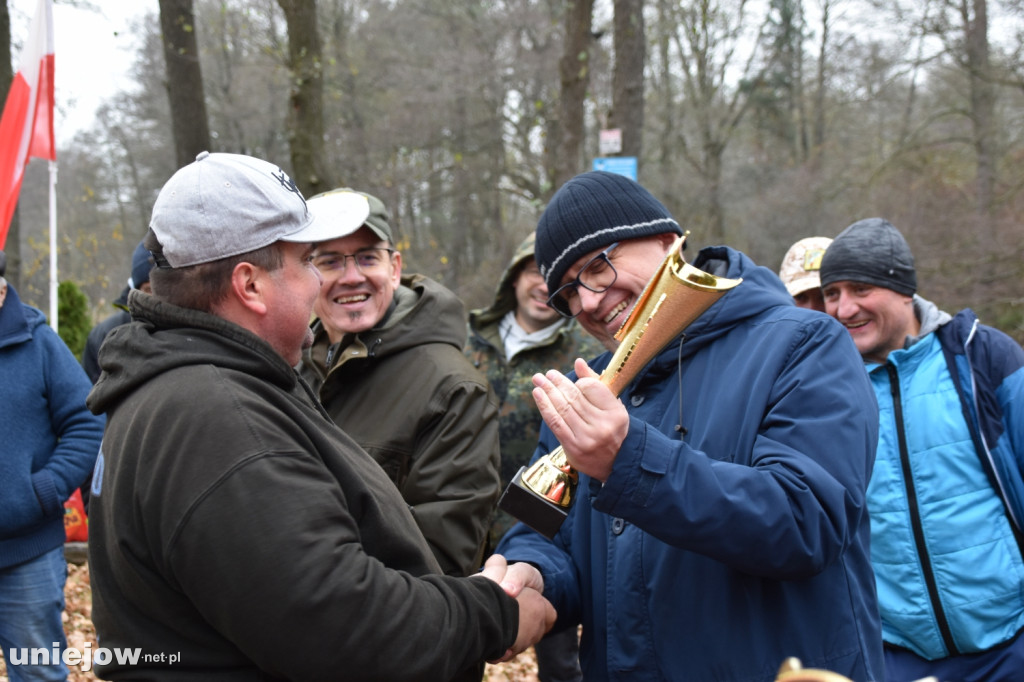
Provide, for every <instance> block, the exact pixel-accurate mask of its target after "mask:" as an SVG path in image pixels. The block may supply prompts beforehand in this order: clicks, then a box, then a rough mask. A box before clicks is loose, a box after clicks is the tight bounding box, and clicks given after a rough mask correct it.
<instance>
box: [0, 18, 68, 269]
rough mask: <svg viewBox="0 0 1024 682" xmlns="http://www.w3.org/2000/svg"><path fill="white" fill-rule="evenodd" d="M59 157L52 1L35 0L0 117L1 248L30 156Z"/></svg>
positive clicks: (52, 158)
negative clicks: (54, 112) (54, 127)
mask: <svg viewBox="0 0 1024 682" xmlns="http://www.w3.org/2000/svg"><path fill="white" fill-rule="evenodd" d="M33 156H34V157H36V158H39V159H49V160H50V161H56V160H57V150H56V147H55V145H54V137H53V3H52V0H38V2H37V3H36V14H35V16H34V17H33V18H32V28H31V29H30V30H29V35H28V38H27V39H26V41H25V46H24V48H22V51H21V63H20V64H19V66H18V72H17V73H16V74H14V80H13V81H12V82H11V90H10V92H9V93H8V94H7V103H6V104H5V105H4V113H3V118H0V221H2V222H0V249H2V248H3V247H4V243H5V242H6V241H7V230H8V229H9V228H10V225H11V216H12V215H13V214H14V207H15V206H17V204H18V194H19V192H20V191H21V178H22V176H23V175H24V172H25V164H27V163H28V160H29V158H30V157H33Z"/></svg>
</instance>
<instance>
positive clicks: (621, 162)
mask: <svg viewBox="0 0 1024 682" xmlns="http://www.w3.org/2000/svg"><path fill="white" fill-rule="evenodd" d="M594 170H597V171H608V172H609V173H618V174H619V175H625V176H626V177H627V178H629V179H630V180H633V181H636V157H635V156H605V157H600V156H599V157H598V158H596V159H594Z"/></svg>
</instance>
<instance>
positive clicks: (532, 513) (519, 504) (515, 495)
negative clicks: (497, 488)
mask: <svg viewBox="0 0 1024 682" xmlns="http://www.w3.org/2000/svg"><path fill="white" fill-rule="evenodd" d="M525 472H526V467H522V468H521V469H519V472H518V473H517V474H516V475H515V478H513V479H512V482H511V483H509V484H508V487H507V488H505V492H504V493H502V495H501V499H500V500H498V507H499V508H500V509H503V510H505V511H507V512H508V513H509V514H511V515H512V516H514V517H516V518H517V519H519V520H520V521H522V522H523V523H525V524H526V525H527V526H529V527H530V528H532V529H534V530H535V531H537V532H538V533H540V534H541V535H544V536H545V537H548V538H553V537H555V533H557V532H558V529H559V528H561V527H562V522H563V521H565V519H566V517H567V516H569V509H568V508H563V507H559V506H558V505H557V504H555V503H553V502H551V501H549V500H546V499H544V498H543V497H541V496H540V495H538V494H537V493H535V492H533V491H532V490H530V489H529V488H527V487H526V484H525V483H523V473H525Z"/></svg>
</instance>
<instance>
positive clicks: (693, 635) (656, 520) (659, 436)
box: [498, 172, 882, 682]
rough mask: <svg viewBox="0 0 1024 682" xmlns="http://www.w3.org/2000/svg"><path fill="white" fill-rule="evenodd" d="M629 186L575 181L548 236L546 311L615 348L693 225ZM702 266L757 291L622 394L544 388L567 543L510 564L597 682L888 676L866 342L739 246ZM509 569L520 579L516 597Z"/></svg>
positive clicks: (525, 553) (560, 539) (601, 360)
mask: <svg viewBox="0 0 1024 682" xmlns="http://www.w3.org/2000/svg"><path fill="white" fill-rule="evenodd" d="M681 232H682V231H681V229H680V227H679V225H678V223H677V222H676V221H675V220H674V219H673V218H672V216H671V215H670V214H669V212H668V210H667V209H666V208H665V207H664V206H663V205H662V204H661V203H660V202H659V201H658V200H657V199H655V198H654V197H653V196H651V194H650V193H648V192H647V191H646V190H645V189H644V188H643V187H641V186H640V185H638V184H637V183H635V182H633V181H632V180H630V179H628V178H625V177H623V176H619V175H614V174H611V173H603V172H588V173H584V174H582V175H579V176H577V177H576V178H574V179H572V180H570V181H569V182H568V183H566V184H565V185H564V186H563V187H562V188H561V189H560V190H559V191H558V192H557V193H556V194H555V196H554V197H553V198H552V200H551V203H550V204H549V205H548V206H547V208H546V209H545V211H544V213H543V215H542V216H541V218H540V222H539V224H538V226H537V247H536V257H537V261H538V263H539V264H540V266H541V272H542V273H543V275H544V277H545V279H546V282H547V286H548V289H549V291H551V292H553V293H552V296H551V300H550V303H551V305H552V306H553V307H554V308H556V309H557V310H559V311H560V312H562V313H563V314H564V315H567V316H574V317H577V318H578V319H579V321H580V324H581V325H582V326H583V327H584V328H585V329H586V330H587V331H588V332H590V333H591V334H593V335H594V336H596V337H598V338H610V337H611V335H612V334H613V333H614V332H615V331H616V330H617V329H618V327H619V326H620V325H621V324H622V322H623V321H624V320H625V319H626V317H627V315H628V314H629V311H630V309H631V308H632V306H633V305H634V303H636V301H637V299H638V297H639V295H640V294H641V292H642V291H643V289H644V287H645V285H646V284H647V282H648V281H649V280H650V279H651V278H652V276H653V275H654V273H655V271H656V270H657V268H658V267H659V266H660V265H661V263H662V261H663V259H664V257H665V255H666V253H667V252H668V250H669V248H670V247H671V246H672V245H673V243H674V242H675V240H676V239H677V237H678V235H679V234H681ZM694 265H695V266H696V267H698V268H700V269H702V270H704V271H706V272H709V273H712V274H715V275H720V276H724V277H728V278H734V279H738V278H742V280H743V281H742V282H741V283H740V284H739V286H737V287H735V288H734V289H731V290H730V291H728V292H727V293H725V294H724V295H723V296H722V298H720V299H719V300H718V301H717V302H716V303H714V304H713V305H712V306H711V307H710V308H708V310H707V311H706V312H704V313H703V314H702V315H701V316H700V317H699V318H697V319H696V321H694V322H693V323H692V324H691V325H690V326H689V327H688V328H687V329H686V330H685V332H684V333H683V334H681V335H680V336H679V337H678V338H676V339H675V340H674V341H673V342H671V343H670V344H669V345H668V346H667V347H666V348H665V349H664V350H663V351H661V353H660V354H659V355H658V356H657V357H656V358H655V359H654V360H652V361H651V362H650V363H649V364H648V365H647V366H646V367H645V368H644V369H643V370H642V371H641V373H640V374H639V375H638V376H637V378H636V379H635V380H634V381H633V382H632V383H631V384H630V385H629V386H628V387H627V388H626V389H625V390H624V391H623V392H622V394H621V400H620V399H618V398H616V396H615V394H614V393H613V392H612V391H611V390H610V389H609V388H608V387H606V386H605V385H604V384H603V383H601V382H599V381H598V380H597V376H598V374H597V373H598V372H600V371H601V370H602V369H603V368H604V367H605V365H606V364H607V363H608V360H609V357H610V356H609V354H607V353H606V354H604V355H602V356H600V357H598V358H597V359H596V360H594V361H593V362H592V363H591V365H590V366H589V367H588V365H587V364H586V363H585V362H583V361H582V360H577V362H576V365H575V368H576V375H577V376H578V379H575V380H574V377H566V376H564V375H562V374H560V373H559V372H556V371H549V372H547V373H546V374H544V375H541V374H538V375H536V376H535V377H534V383H535V386H536V388H535V390H534V398H535V399H536V400H537V403H538V407H539V409H540V411H541V414H542V415H543V417H544V421H545V424H546V425H545V427H544V428H543V429H542V431H541V437H540V444H539V447H538V450H537V455H538V456H539V455H540V454H542V453H546V452H549V451H551V450H552V449H553V448H554V447H555V446H556V445H558V443H559V442H561V444H562V446H563V447H564V449H565V452H566V455H567V457H568V460H569V463H570V464H572V465H573V466H574V467H575V468H576V469H577V470H578V471H579V472H580V480H579V487H578V489H577V492H576V502H575V504H574V506H573V507H572V508H571V510H570V512H569V516H568V518H567V519H566V521H565V522H564V523H563V524H562V526H561V528H560V530H559V531H558V533H557V534H556V535H555V537H554V539H553V540H548V539H547V538H545V537H544V536H542V535H541V534H539V533H537V532H535V531H533V530H531V529H529V528H527V527H526V526H524V525H522V524H518V525H516V526H515V527H513V529H512V530H511V531H510V532H509V534H508V535H506V537H505V539H504V541H503V542H502V543H501V544H500V545H499V547H498V552H500V553H502V554H504V555H505V556H506V557H507V558H508V559H509V561H518V562H528V563H529V564H533V565H535V566H537V567H539V568H540V571H541V573H542V574H543V576H544V585H545V591H544V594H545V596H547V597H548V598H549V599H550V600H551V602H552V603H553V604H554V605H555V608H556V610H557V612H558V622H557V623H556V626H555V627H556V628H565V627H574V626H575V625H576V624H578V623H582V625H583V635H582V640H581V643H580V661H581V665H582V668H583V673H584V678H585V679H587V680H588V681H591V680H611V679H616V680H619V679H635V680H700V681H701V682H715V681H717V680H723V681H724V680H731V681H736V680H745V681H755V680H764V681H770V680H774V679H775V676H776V672H777V671H778V668H779V665H780V664H781V663H782V662H783V660H784V659H786V658H787V657H789V656H795V657H798V658H800V659H801V661H802V663H803V666H804V667H806V668H824V669H827V670H831V671H835V672H838V673H841V674H843V675H846V676H848V677H850V678H851V679H854V680H857V681H864V680H876V681H877V680H881V679H882V643H881V634H880V624H879V617H878V607H877V602H876V597H875V586H874V575H873V574H872V570H871V563H870V557H869V548H868V538H869V526H868V513H867V508H866V506H865V491H866V488H867V483H868V477H869V475H870V473H871V467H872V464H873V461H874V448H875V442H876V439H877V427H878V424H877V413H876V412H875V400H874V397H873V395H872V393H871V388H870V386H869V384H868V382H867V381H866V378H865V377H864V372H863V370H862V369H861V364H860V361H859V358H858V357H857V352H856V349H855V348H854V346H853V344H852V343H851V342H850V339H849V335H848V334H846V333H845V332H844V331H843V329H842V327H841V326H840V325H838V324H836V323H835V321H834V320H832V319H830V318H828V317H827V316H825V315H821V314H819V313H814V312H811V311H807V310H802V309H800V308H797V307H796V306H794V305H793V299H792V297H791V296H790V295H789V293H788V292H787V291H786V289H785V287H784V286H783V284H782V282H781V281H780V280H779V278H778V277H776V276H775V273H774V272H772V271H771V270H769V269H767V268H764V267H759V266H757V265H755V264H754V263H753V262H752V261H751V260H750V259H749V258H748V257H747V256H745V255H743V254H742V253H739V252H737V251H734V250H733V249H730V248H728V247H724V246H717V247H709V248H706V249H703V250H702V251H701V252H700V254H699V255H698V256H697V258H696V260H695V261H694ZM520 565H521V564H512V565H511V566H510V568H509V571H508V573H507V574H506V578H505V580H506V582H507V583H508V584H510V585H511V584H514V583H515V581H516V580H517V575H516V569H517V567H518V566H520Z"/></svg>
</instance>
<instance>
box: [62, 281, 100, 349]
mask: <svg viewBox="0 0 1024 682" xmlns="http://www.w3.org/2000/svg"><path fill="white" fill-rule="evenodd" d="M90 329H92V323H91V321H90V319H89V299H88V298H86V296H85V294H84V293H82V290H81V289H79V288H78V285H77V284H75V283H74V282H71V281H64V282H61V283H60V284H59V285H58V286H57V333H58V334H59V335H60V338H62V339H64V343H66V344H67V345H68V348H70V349H71V352H72V353H74V354H75V357H76V358H78V360H79V361H81V360H82V351H83V350H84V349H85V339H86V338H87V337H88V336H89V330H90Z"/></svg>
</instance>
